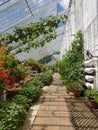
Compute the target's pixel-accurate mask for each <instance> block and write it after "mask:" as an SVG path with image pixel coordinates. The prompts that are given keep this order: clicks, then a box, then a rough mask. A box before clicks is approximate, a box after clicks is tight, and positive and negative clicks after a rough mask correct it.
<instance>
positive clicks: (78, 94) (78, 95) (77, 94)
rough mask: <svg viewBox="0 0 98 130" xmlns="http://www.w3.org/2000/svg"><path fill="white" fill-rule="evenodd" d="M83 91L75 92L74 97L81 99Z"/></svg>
mask: <svg viewBox="0 0 98 130" xmlns="http://www.w3.org/2000/svg"><path fill="white" fill-rule="evenodd" d="M81 92H82V91H81V90H76V91H74V96H75V97H80V95H81Z"/></svg>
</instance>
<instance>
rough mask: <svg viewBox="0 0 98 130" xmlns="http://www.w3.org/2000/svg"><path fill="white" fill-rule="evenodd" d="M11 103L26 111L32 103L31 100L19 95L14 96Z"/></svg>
mask: <svg viewBox="0 0 98 130" xmlns="http://www.w3.org/2000/svg"><path fill="white" fill-rule="evenodd" d="M12 101H13V102H15V103H17V104H19V105H22V106H23V107H24V108H25V109H28V107H29V105H30V104H31V103H32V99H28V98H27V97H26V96H24V95H20V94H18V95H16V96H15V97H14V98H13V99H12Z"/></svg>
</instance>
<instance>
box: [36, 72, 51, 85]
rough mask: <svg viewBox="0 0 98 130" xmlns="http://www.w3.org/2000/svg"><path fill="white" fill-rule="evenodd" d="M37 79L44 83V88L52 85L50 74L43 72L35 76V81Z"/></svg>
mask: <svg viewBox="0 0 98 130" xmlns="http://www.w3.org/2000/svg"><path fill="white" fill-rule="evenodd" d="M35 79H37V80H39V81H42V82H43V84H44V86H45V85H50V83H51V82H52V75H51V73H49V72H43V73H41V74H39V75H37V76H35V78H34V80H35Z"/></svg>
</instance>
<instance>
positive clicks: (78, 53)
mask: <svg viewBox="0 0 98 130" xmlns="http://www.w3.org/2000/svg"><path fill="white" fill-rule="evenodd" d="M83 61H84V54H83V37H82V32H81V31H78V32H77V33H76V35H75V38H74V40H73V41H72V43H71V49H70V50H68V51H67V53H66V55H65V56H63V59H62V61H61V62H60V73H61V75H62V76H63V79H64V80H65V81H64V83H65V85H68V84H69V86H70V83H71V84H72V83H73V84H74V81H75V82H79V83H80V82H83V80H84V73H83V72H82V68H83ZM68 88H69V87H68ZM70 91H71V90H70Z"/></svg>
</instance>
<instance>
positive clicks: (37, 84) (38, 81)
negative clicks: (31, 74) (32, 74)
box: [24, 78, 44, 88]
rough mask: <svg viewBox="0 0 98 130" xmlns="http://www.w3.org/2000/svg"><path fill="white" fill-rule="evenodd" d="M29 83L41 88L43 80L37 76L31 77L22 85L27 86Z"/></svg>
mask: <svg viewBox="0 0 98 130" xmlns="http://www.w3.org/2000/svg"><path fill="white" fill-rule="evenodd" d="M30 84H31V85H34V86H37V87H40V88H43V86H44V84H43V82H42V81H40V80H38V79H37V78H33V80H31V81H30V82H27V83H25V84H24V87H29V85H30Z"/></svg>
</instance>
